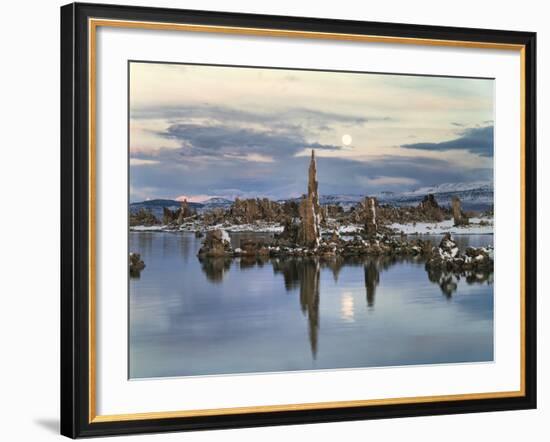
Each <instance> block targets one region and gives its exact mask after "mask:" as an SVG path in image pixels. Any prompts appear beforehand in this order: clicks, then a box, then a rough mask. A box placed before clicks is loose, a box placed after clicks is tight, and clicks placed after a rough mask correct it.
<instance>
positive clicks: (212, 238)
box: [198, 229, 233, 257]
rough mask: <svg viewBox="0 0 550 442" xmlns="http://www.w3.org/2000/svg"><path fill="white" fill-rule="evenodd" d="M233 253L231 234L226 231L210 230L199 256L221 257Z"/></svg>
mask: <svg viewBox="0 0 550 442" xmlns="http://www.w3.org/2000/svg"><path fill="white" fill-rule="evenodd" d="M232 253H233V250H232V248H231V243H230V241H229V234H228V233H227V232H226V231H225V230H220V229H216V230H209V231H208V232H206V237H205V238H204V241H203V243H202V247H201V248H200V250H199V253H198V254H199V256H208V257H220V256H228V255H231V254H232Z"/></svg>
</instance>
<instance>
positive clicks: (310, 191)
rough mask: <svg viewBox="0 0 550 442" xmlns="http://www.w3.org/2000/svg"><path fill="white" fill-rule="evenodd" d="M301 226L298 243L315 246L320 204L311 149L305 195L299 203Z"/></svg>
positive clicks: (318, 238)
mask: <svg viewBox="0 0 550 442" xmlns="http://www.w3.org/2000/svg"><path fill="white" fill-rule="evenodd" d="M300 218H301V226H300V231H299V234H298V243H299V244H300V245H302V246H304V247H309V248H315V247H317V246H318V245H319V240H320V239H321V226H320V223H321V206H320V204H319V193H318V182H317V165H316V163H315V151H314V150H312V151H311V161H310V163H309V172H308V186H307V195H304V196H303V197H302V201H301V203H300Z"/></svg>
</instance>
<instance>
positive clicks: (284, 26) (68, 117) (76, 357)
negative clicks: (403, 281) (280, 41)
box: [61, 3, 537, 438]
mask: <svg viewBox="0 0 550 442" xmlns="http://www.w3.org/2000/svg"><path fill="white" fill-rule="evenodd" d="M89 18H105V19H116V20H129V21H146V22H160V23H186V24H198V25H210V26H231V27H240V28H255V29H279V30H289V31H305V32H313V33H336V34H339V33H341V34H348V35H350V34H352V35H374V36H389V37H398V38H415V39H418V38H420V39H430V40H446V41H449V40H450V41H455V42H477V43H481V44H484V43H498V44H510V45H521V46H523V51H524V66H523V67H524V170H523V173H524V211H525V212H524V214H523V215H524V217H523V219H524V238H523V240H524V244H525V246H524V273H523V281H522V285H523V290H524V292H525V299H524V325H525V326H524V346H523V349H524V352H523V356H524V376H525V378H524V390H523V391H524V393H525V394H524V395H522V396H516V397H495V398H480V399H468V400H449V401H445V400H442V401H437V402H416V403H414V402H411V403H399V404H389V405H369V406H364V407H337V408H323V409H317V410H288V411H274V412H252V413H246V414H227V415H217V416H198V417H165V418H155V417H151V418H145V419H139V420H120V421H108V422H101V421H100V422H94V421H91V420H90V407H91V400H90V391H89V385H90V371H89V366H90V352H89V350H90V336H89V333H90V304H89V282H90V280H89V278H90V272H89V268H90V267H89V266H90V262H89V256H90V243H89V237H88V229H89V225H90V213H89V200H90V186H89V179H88V178H89V166H90V158H89V153H88V149H87V146H88V140H89V137H90V133H89V126H88V121H89V105H90V103H89V99H88V96H89V95H88V94H89V83H88V80H89V78H88V68H89V65H88V63H89V45H88V43H89V40H88V38H89V27H88V19H89ZM123 148H124V147H123ZM536 259H537V257H536V34H535V33H532V32H515V31H502V30H489V29H468V28H450V27H440V26H423V25H410V24H393V23H377V22H359V21H348V20H330V19H315V18H302V17H284V16H268V15H252V14H241V13H225V12H208V11H195V10H179V9H167V8H149V7H129V6H117V5H96V4H84V3H73V4H69V5H66V6H63V7H62V8H61V434H63V435H65V436H68V437H71V438H77V437H88V436H105V435H116V434H135V433H146V432H166V431H183V430H202V429H221V428H240V427H251V426H266V425H286V424H300V423H314V422H335V421H347V420H359V419H378V418H390V417H405V416H426V415H439V414H453V413H474V412H483V411H497V410H516V409H529V408H536V386H537V381H536Z"/></svg>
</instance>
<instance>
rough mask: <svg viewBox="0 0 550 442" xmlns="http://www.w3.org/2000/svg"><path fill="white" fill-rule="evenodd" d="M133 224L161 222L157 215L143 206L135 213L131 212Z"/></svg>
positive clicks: (152, 224)
mask: <svg viewBox="0 0 550 442" xmlns="http://www.w3.org/2000/svg"><path fill="white" fill-rule="evenodd" d="M129 221H130V225H131V226H155V225H158V224H160V221H159V220H158V219H157V218H156V217H155V215H154V214H153V212H151V210H149V209H145V208H141V209H139V210H138V211H137V212H135V213H130V220H129Z"/></svg>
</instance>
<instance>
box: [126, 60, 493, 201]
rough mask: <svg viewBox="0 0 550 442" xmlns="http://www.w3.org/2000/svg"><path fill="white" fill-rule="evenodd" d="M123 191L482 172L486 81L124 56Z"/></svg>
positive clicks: (233, 193) (183, 191)
mask: <svg viewBox="0 0 550 442" xmlns="http://www.w3.org/2000/svg"><path fill="white" fill-rule="evenodd" d="M129 66H130V67H129V69H130V97H129V106H130V109H129V111H130V112H129V124H130V142H129V145H130V153H129V155H130V201H131V202H136V201H142V200H146V199H154V198H169V199H176V198H179V199H183V198H187V199H189V201H204V200H206V199H208V198H211V197H223V198H228V199H234V198H236V197H240V198H253V197H254V198H255V197H268V198H272V199H284V198H293V197H298V196H300V195H302V194H303V193H305V192H306V191H307V166H308V162H309V157H310V155H311V150H312V149H315V155H316V157H317V179H318V181H319V193H320V194H321V195H334V194H346V195H373V194H377V193H379V192H382V191H392V192H403V191H409V190H414V189H416V188H419V187H424V186H432V185H437V184H443V183H463V182H473V181H476V182H477V181H489V182H491V181H492V177H493V125H494V119H493V118H494V117H493V115H494V104H493V103H494V97H493V92H494V81H493V80H490V79H468V78H448V77H427V76H406V75H389V74H373V73H343V72H326V71H300V70H290V69H269V68H242V67H225V66H198V65H188V64H163V63H144V62H131V63H130V65H129Z"/></svg>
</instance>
